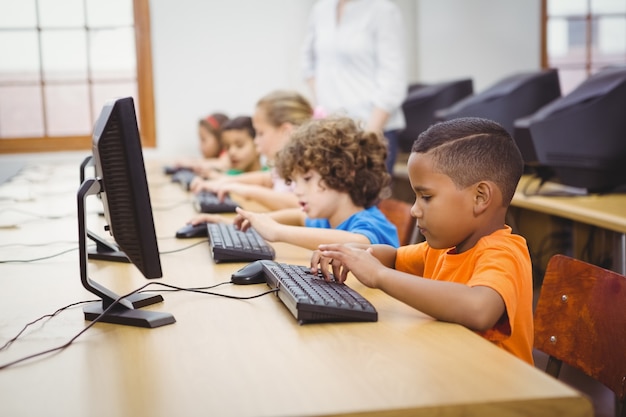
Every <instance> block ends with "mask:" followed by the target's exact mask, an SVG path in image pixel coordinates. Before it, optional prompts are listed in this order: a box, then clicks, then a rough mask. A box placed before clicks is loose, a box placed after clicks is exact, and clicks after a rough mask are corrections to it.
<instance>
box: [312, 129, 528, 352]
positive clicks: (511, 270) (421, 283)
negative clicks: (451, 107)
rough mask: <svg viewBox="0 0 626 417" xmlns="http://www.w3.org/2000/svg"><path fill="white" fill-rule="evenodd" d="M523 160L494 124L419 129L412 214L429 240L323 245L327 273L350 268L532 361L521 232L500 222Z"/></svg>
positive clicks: (411, 167) (317, 261)
mask: <svg viewBox="0 0 626 417" xmlns="http://www.w3.org/2000/svg"><path fill="white" fill-rule="evenodd" d="M523 167H524V163H523V160H522V157H521V155H520V152H519V150H518V148H517V146H516V145H515V142H514V141H513V139H512V138H511V136H510V135H509V134H508V132H507V131H506V130H505V129H504V128H502V127H501V126H500V125H499V124H497V123H495V122H492V121H490V120H486V119H480V118H460V119H455V120H450V121H447V122H442V123H439V124H436V125H433V126H431V127H430V128H429V129H428V130H426V131H425V132H423V133H422V134H420V135H419V137H418V138H417V140H416V141H415V143H414V144H413V148H412V149H411V155H410V157H409V161H408V173H409V180H410V182H411V188H412V189H413V191H414V192H415V197H416V198H415V203H414V205H413V207H412V208H411V215H412V216H414V217H415V218H416V219H417V224H418V228H419V231H420V233H421V234H422V235H423V236H424V237H425V239H426V241H425V242H422V243H418V244H415V245H409V246H404V247H400V248H398V249H394V248H393V247H391V246H386V245H369V246H366V245H350V244H347V245H346V244H344V245H338V244H325V245H320V246H319V250H318V251H316V252H315V253H314V254H313V257H312V259H311V268H312V272H314V273H316V272H317V270H318V268H319V269H321V270H322V272H323V273H324V275H325V276H326V278H327V279H329V269H330V270H332V272H333V274H334V275H335V277H336V279H337V280H339V281H345V279H346V278H347V273H348V272H352V274H353V275H354V276H355V277H356V278H357V279H358V280H359V281H361V282H362V283H363V284H365V285H366V286H368V287H372V288H378V289H380V290H382V291H384V292H385V293H387V294H389V295H391V296H392V297H394V298H397V299H398V300H400V301H402V302H404V303H406V304H408V305H410V306H412V307H414V308H416V309H418V310H420V311H422V312H423V313H425V314H428V315H430V316H431V317H433V318H435V319H437V320H442V321H448V322H453V323H459V324H461V325H463V326H466V327H468V328H469V329H471V330H474V331H476V332H477V333H478V334H480V335H482V336H483V337H485V338H486V339H488V340H490V341H492V342H493V343H495V344H496V345H498V346H500V347H502V348H503V349H505V350H507V351H509V352H511V353H512V354H514V355H516V356H517V357H519V358H520V359H522V360H524V361H526V362H528V363H530V364H532V363H533V358H532V344H533V315H532V289H533V283H532V266H531V260H530V256H529V253H528V247H527V245H526V240H525V239H524V238H523V237H521V236H519V235H515V234H512V232H511V228H510V227H509V226H507V225H506V224H505V216H506V212H507V209H508V206H509V204H510V202H511V199H512V198H513V194H514V193H515V188H516V187H517V183H518V182H519V179H520V177H521V175H522V172H523Z"/></svg>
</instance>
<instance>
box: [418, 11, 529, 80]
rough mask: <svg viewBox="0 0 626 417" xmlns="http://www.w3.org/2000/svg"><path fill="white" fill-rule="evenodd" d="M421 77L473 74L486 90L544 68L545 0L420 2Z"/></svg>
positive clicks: (452, 77)
mask: <svg viewBox="0 0 626 417" xmlns="http://www.w3.org/2000/svg"><path fill="white" fill-rule="evenodd" d="M418 11H419V12H418V14H417V16H416V22H417V38H418V44H419V58H418V64H417V68H418V69H417V73H418V74H419V78H420V80H422V81H424V82H428V81H431V82H432V81H440V80H448V79H456V78H465V77H470V78H472V79H473V80H474V90H475V91H480V90H482V89H484V88H486V87H488V86H489V85H491V84H493V83H495V82H496V81H498V80H500V79H502V78H504V77H505V76H507V75H510V74H513V73H516V72H523V71H532V70H536V69H538V68H540V66H541V37H540V32H541V2H540V0H524V1H519V0H469V1H468V0H437V1H432V0H419V7H418Z"/></svg>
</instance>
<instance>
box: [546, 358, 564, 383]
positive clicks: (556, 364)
mask: <svg viewBox="0 0 626 417" xmlns="http://www.w3.org/2000/svg"><path fill="white" fill-rule="evenodd" d="M561 364H562V362H561V361H560V360H558V359H557V358H555V357H553V356H550V357H549V358H548V364H547V365H546V373H548V374H550V375H552V376H553V377H555V378H558V377H559V372H561Z"/></svg>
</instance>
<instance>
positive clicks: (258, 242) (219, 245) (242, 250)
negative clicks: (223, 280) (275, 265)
mask: <svg viewBox="0 0 626 417" xmlns="http://www.w3.org/2000/svg"><path fill="white" fill-rule="evenodd" d="M207 228H208V231H209V247H210V248H211V252H212V254H213V261H215V263H219V262H251V261H257V260H261V259H269V260H272V259H274V257H275V256H276V252H275V251H274V248H273V247H272V246H270V244H269V243H267V242H266V241H265V239H263V238H262V237H261V235H259V234H258V233H257V231H256V230H254V229H248V230H246V231H245V232H242V231H241V230H237V229H235V226H233V225H232V224H225V223H207Z"/></svg>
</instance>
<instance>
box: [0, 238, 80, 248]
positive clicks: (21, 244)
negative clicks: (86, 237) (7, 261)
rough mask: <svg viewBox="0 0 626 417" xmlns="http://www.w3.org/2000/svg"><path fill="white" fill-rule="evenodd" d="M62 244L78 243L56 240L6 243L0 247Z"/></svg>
mask: <svg viewBox="0 0 626 417" xmlns="http://www.w3.org/2000/svg"><path fill="white" fill-rule="evenodd" d="M61 244H76V241H75V240H56V241H53V242H45V243H5V244H2V245H0V248H8V247H10V246H26V247H38V246H49V245H61Z"/></svg>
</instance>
